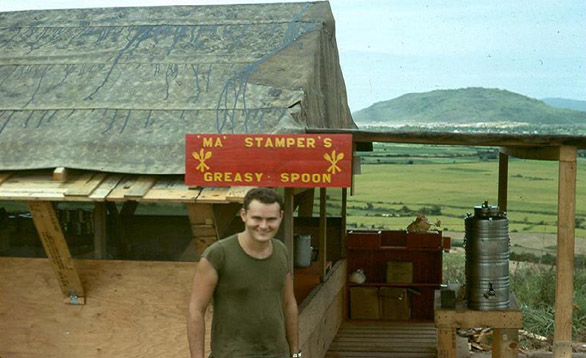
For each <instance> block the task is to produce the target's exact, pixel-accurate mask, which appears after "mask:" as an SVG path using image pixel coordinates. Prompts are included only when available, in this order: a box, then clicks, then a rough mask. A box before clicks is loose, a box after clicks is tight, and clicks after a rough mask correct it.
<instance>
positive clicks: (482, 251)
mask: <svg viewBox="0 0 586 358" xmlns="http://www.w3.org/2000/svg"><path fill="white" fill-rule="evenodd" d="M465 224H466V237H465V242H464V246H465V249H466V293H467V297H468V308H470V309H474V310H481V311H490V310H499V309H506V308H508V307H509V243H510V242H509V220H508V219H507V215H506V213H504V212H500V211H499V207H498V206H491V205H488V202H487V201H485V202H484V204H482V205H481V206H475V207H474V215H471V214H468V216H467V217H466V219H465Z"/></svg>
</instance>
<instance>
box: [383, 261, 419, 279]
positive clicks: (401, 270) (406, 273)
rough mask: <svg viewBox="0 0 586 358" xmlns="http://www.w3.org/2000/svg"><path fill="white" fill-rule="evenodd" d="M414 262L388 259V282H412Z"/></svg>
mask: <svg viewBox="0 0 586 358" xmlns="http://www.w3.org/2000/svg"><path fill="white" fill-rule="evenodd" d="M412 282H413V262H411V261H387V283H412Z"/></svg>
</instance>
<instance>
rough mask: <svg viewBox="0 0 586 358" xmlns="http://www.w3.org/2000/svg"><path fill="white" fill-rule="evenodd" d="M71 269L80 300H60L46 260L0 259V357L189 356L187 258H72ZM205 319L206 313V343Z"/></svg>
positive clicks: (191, 269) (190, 266)
mask: <svg viewBox="0 0 586 358" xmlns="http://www.w3.org/2000/svg"><path fill="white" fill-rule="evenodd" d="M76 267H77V269H78V272H79V274H80V277H81V279H82V283H83V285H84V287H85V288H86V294H87V301H86V305H85V306H71V305H64V304H62V303H61V302H62V301H61V292H60V290H59V285H58V283H57V280H56V278H55V277H54V273H53V271H52V270H51V266H50V263H49V261H48V260H47V259H24V258H0V272H2V279H1V280H0V337H2V339H1V340H0V356H2V357H31V358H32V357H63V358H69V357H71V358H74V357H75V358H77V357H84V358H86V357H87V358H93V357H108V358H116V357H169V358H174V357H178V358H179V357H181V358H184V357H188V356H189V349H188V344H187V336H186V314H187V304H188V299H189V294H190V290H191V280H192V277H193V272H194V264H193V263H181V262H144V261H142V262H141V261H110V260H76ZM7 273H9V274H7ZM210 324H211V315H210V313H209V312H208V313H207V314H206V342H209V329H210ZM206 345H207V346H208V347H209V344H206ZM208 354H209V348H206V356H207V355H208Z"/></svg>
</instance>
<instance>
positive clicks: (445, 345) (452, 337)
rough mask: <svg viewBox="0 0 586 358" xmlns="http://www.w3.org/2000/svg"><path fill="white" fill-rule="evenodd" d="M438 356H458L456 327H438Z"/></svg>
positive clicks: (451, 357)
mask: <svg viewBox="0 0 586 358" xmlns="http://www.w3.org/2000/svg"><path fill="white" fill-rule="evenodd" d="M437 358H456V329H455V328H438V329H437Z"/></svg>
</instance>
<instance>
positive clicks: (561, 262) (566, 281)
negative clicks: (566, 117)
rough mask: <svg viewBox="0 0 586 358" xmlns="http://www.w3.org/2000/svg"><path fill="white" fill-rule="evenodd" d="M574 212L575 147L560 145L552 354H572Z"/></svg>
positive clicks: (560, 356) (563, 356)
mask: <svg viewBox="0 0 586 358" xmlns="http://www.w3.org/2000/svg"><path fill="white" fill-rule="evenodd" d="M575 215H576V147H561V148H560V163H559V179H558V240H557V258H556V289H555V326H554V327H555V328H554V335H553V355H554V357H555V358H571V356H572V303H573V297H574V234H575V233H574V225H575Z"/></svg>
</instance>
